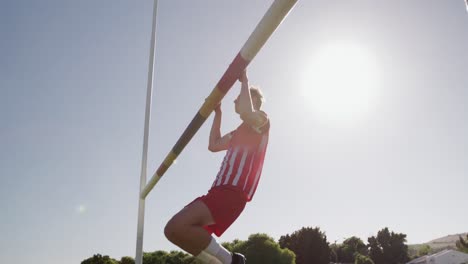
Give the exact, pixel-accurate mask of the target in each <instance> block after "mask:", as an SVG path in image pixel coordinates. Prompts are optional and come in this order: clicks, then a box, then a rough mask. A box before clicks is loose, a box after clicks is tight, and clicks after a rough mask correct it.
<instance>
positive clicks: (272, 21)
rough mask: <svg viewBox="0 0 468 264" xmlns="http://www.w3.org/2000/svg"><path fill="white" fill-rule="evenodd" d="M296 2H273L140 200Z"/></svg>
mask: <svg viewBox="0 0 468 264" xmlns="http://www.w3.org/2000/svg"><path fill="white" fill-rule="evenodd" d="M296 2H297V0H275V1H274V2H273V4H272V5H271V6H270V8H269V9H268V11H267V12H266V13H265V15H264V16H263V18H262V19H261V20H260V22H259V23H258V25H257V27H256V28H255V30H254V31H253V32H252V34H251V35H250V37H249V38H248V40H247V41H246V43H245V44H244V46H243V47H242V49H241V50H240V52H239V53H238V54H237V56H236V57H235V58H234V60H233V61H232V63H231V64H230V65H229V67H228V69H227V70H226V71H225V72H224V74H223V76H222V77H221V79H220V80H219V82H218V83H217V84H216V86H215V88H214V89H213V91H212V92H211V93H210V95H209V96H208V97H207V98H206V100H205V102H204V103H203V105H202V106H201V108H200V110H199V111H198V112H197V114H196V115H195V117H194V118H193V119H192V121H191V122H190V124H189V125H188V126H187V128H186V129H185V131H184V133H183V134H182V136H181V137H180V138H179V140H177V143H176V144H175V145H174V147H173V148H172V150H171V151H170V152H169V154H168V155H167V156H166V158H165V159H164V161H163V162H162V163H161V165H160V166H159V168H158V169H157V170H156V172H155V173H154V175H153V177H152V178H151V179H150V180H149V182H148V183H147V184H146V186H145V187H144V189H143V191H142V192H141V194H140V196H141V199H145V198H146V196H147V195H148V193H149V192H150V191H151V190H152V189H153V187H154V186H155V185H156V183H157V182H158V181H159V179H161V177H162V176H163V175H164V173H165V172H166V171H167V169H168V168H169V167H170V166H171V165H172V163H173V162H174V160H175V159H176V158H177V156H179V154H180V153H181V152H182V150H183V149H184V148H185V146H187V144H188V142H189V141H190V140H191V139H192V137H193V136H194V135H195V133H196V132H197V131H198V130H199V128H200V127H201V126H202V124H203V123H204V122H205V120H206V119H207V118H208V117H209V116H210V114H211V112H213V110H214V108H215V107H216V106H217V105H218V104H219V103H220V102H221V100H222V99H223V98H224V96H225V95H226V94H227V92H228V91H229V89H231V87H232V86H233V85H234V83H235V82H236V80H237V78H238V77H239V76H240V74H241V73H242V71H244V70H245V69H246V68H247V65H249V63H250V62H251V61H252V60H253V58H254V57H255V56H256V55H257V53H258V51H259V50H260V49H261V48H262V46H263V45H264V44H265V43H266V41H267V40H268V38H269V37H270V36H271V35H272V34H273V32H274V31H275V30H276V28H278V26H279V25H280V24H281V22H282V21H283V19H284V18H285V17H286V16H287V14H288V13H289V11H290V10H291V9H292V8H293V6H294V5H295V4H296Z"/></svg>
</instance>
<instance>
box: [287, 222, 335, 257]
mask: <svg viewBox="0 0 468 264" xmlns="http://www.w3.org/2000/svg"><path fill="white" fill-rule="evenodd" d="M279 244H280V246H281V247H282V248H288V249H290V250H292V251H293V252H294V253H295V254H296V263H297V264H309V263H313V264H328V263H329V262H330V253H331V250H330V246H329V244H328V242H327V236H326V235H325V233H323V232H322V231H320V228H318V227H316V228H311V227H303V228H302V229H300V230H298V231H295V232H294V233H292V234H291V235H289V234H288V235H285V236H282V237H280V239H279Z"/></svg>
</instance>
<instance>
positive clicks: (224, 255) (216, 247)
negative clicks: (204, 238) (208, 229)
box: [203, 237, 232, 264]
mask: <svg viewBox="0 0 468 264" xmlns="http://www.w3.org/2000/svg"><path fill="white" fill-rule="evenodd" d="M203 251H205V252H206V253H208V254H210V255H212V256H215V257H216V258H217V259H219V260H220V261H221V263H222V264H231V263H232V255H231V252H229V251H228V250H227V249H225V248H224V247H223V246H221V245H220V244H218V242H216V239H214V237H212V238H211V241H210V244H209V245H208V247H207V248H206V249H205V250H203Z"/></svg>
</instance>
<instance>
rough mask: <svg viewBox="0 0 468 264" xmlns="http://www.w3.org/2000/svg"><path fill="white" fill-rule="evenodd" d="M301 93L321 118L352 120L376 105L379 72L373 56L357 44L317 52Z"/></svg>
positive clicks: (339, 45)
mask: <svg viewBox="0 0 468 264" xmlns="http://www.w3.org/2000/svg"><path fill="white" fill-rule="evenodd" d="M311 63H312V65H311V67H310V68H308V69H307V72H306V73H305V74H306V76H305V78H304V84H303V87H302V92H303V96H304V98H305V100H306V101H307V105H309V106H310V107H312V109H313V112H314V114H316V115H317V116H318V117H319V118H322V117H326V118H327V120H330V121H339V122H343V121H353V120H356V119H357V118H362V117H364V116H365V114H368V113H370V111H371V108H372V107H373V106H375V104H376V103H377V100H378V98H377V95H378V93H377V90H378V86H379V85H378V80H379V76H378V70H377V65H376V64H377V63H376V59H375V57H374V56H372V54H371V53H370V52H369V51H368V50H366V49H364V48H362V47H361V46H358V45H355V44H330V45H326V46H324V47H322V48H320V49H318V50H317V52H316V53H315V54H314V56H313V57H312V61H311Z"/></svg>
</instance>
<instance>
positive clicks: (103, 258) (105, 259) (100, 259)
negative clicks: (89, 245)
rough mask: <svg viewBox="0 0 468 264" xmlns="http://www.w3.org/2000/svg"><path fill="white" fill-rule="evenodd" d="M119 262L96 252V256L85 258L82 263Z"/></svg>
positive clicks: (116, 263)
mask: <svg viewBox="0 0 468 264" xmlns="http://www.w3.org/2000/svg"><path fill="white" fill-rule="evenodd" d="M118 263H119V262H118V261H117V260H115V259H112V258H110V257H109V256H102V255H101V254H95V255H94V256H92V257H90V258H88V259H85V260H83V261H82V262H81V264H118Z"/></svg>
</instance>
